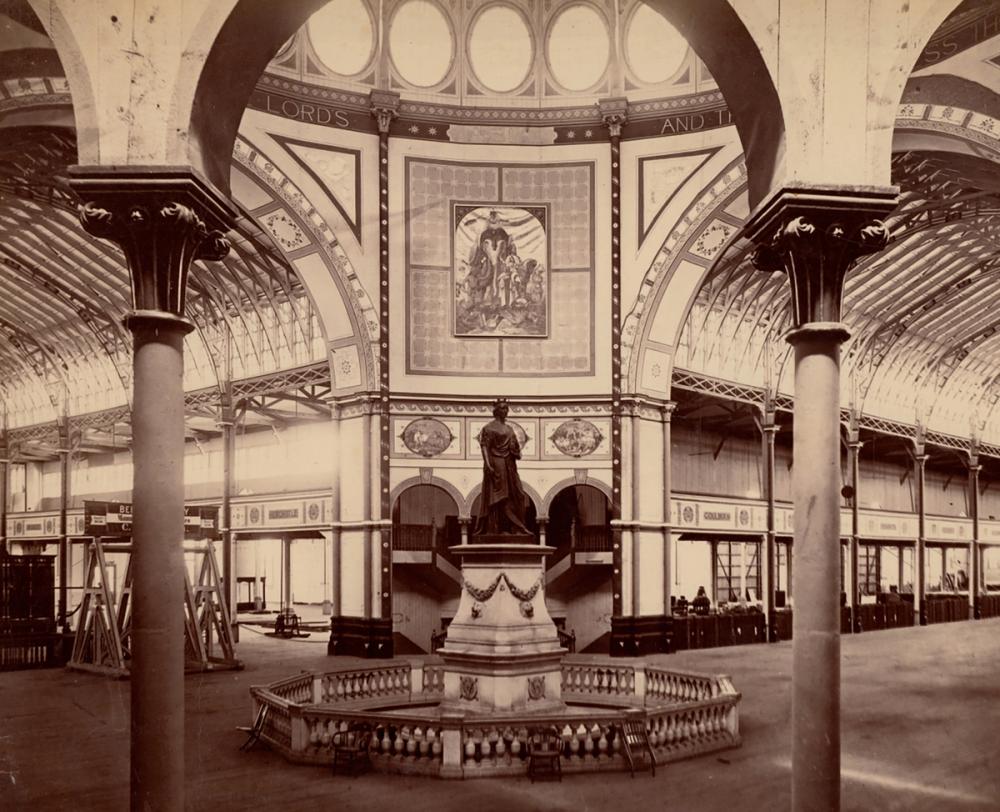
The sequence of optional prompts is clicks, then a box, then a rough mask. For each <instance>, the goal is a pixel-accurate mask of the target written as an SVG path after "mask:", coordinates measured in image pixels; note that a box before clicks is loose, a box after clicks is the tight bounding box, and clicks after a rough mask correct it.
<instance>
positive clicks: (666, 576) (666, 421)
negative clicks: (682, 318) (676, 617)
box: [663, 403, 675, 618]
mask: <svg viewBox="0 0 1000 812" xmlns="http://www.w3.org/2000/svg"><path fill="white" fill-rule="evenodd" d="M674 405H675V404H673V403H668V404H665V405H664V406H663V614H665V615H666V616H667V617H668V618H669V617H670V615H671V607H670V593H671V583H670V579H671V577H672V571H671V567H670V551H671V547H672V546H673V545H672V543H671V538H670V524H671V522H672V520H673V519H672V516H671V513H670V508H671V505H670V499H671V496H670V494H671V478H670V459H671V450H670V433H671V432H670V427H671V415H672V414H673V410H674Z"/></svg>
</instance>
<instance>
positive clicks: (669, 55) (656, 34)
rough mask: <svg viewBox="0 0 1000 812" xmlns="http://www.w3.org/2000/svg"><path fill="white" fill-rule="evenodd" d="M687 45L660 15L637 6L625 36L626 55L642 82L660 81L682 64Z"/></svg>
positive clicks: (667, 77)
mask: <svg viewBox="0 0 1000 812" xmlns="http://www.w3.org/2000/svg"><path fill="white" fill-rule="evenodd" d="M687 52H688V44H687V42H686V41H685V40H684V37H682V36H681V35H680V34H679V33H678V31H677V29H676V28H674V27H673V26H672V25H671V24H670V23H669V22H667V18H666V17H664V16H663V15H662V14H660V13H658V12H656V11H653V9H651V8H650V7H649V6H647V5H646V4H645V3H640V4H639V6H638V8H636V10H635V13H634V14H633V15H632V19H631V20H629V24H628V31H627V32H626V34H625V56H626V59H627V60H628V64H629V67H630V68H631V69H632V72H633V73H634V74H635V76H636V78H637V79H638V80H639V81H641V82H648V83H650V84H653V83H656V82H663V81H665V80H667V79H669V78H670V77H671V76H673V75H674V74H675V73H677V71H678V70H679V69H680V67H681V65H682V64H684V59H685V57H686V56H687Z"/></svg>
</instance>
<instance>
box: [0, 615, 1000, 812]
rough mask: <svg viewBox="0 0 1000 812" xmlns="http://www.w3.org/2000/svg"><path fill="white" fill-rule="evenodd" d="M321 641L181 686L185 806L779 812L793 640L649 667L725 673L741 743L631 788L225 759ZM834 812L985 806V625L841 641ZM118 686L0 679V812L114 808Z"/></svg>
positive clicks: (75, 676)
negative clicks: (262, 699) (271, 686)
mask: <svg viewBox="0 0 1000 812" xmlns="http://www.w3.org/2000/svg"><path fill="white" fill-rule="evenodd" d="M325 651H326V649H325V639H324V637H323V636H321V635H313V636H312V637H310V638H308V639H307V640H301V641H282V640H275V639H272V638H267V637H263V636H262V635H260V634H259V633H256V632H253V631H250V630H247V629H244V630H243V632H242V642H241V643H240V651H239V653H240V656H241V657H242V658H243V659H244V661H245V662H246V663H247V669H246V670H245V671H242V672H221V673H217V674H209V675H198V676H189V677H188V678H187V693H186V696H187V698H186V702H187V711H186V712H187V752H186V760H187V805H188V808H189V809H190V810H258V809H260V810H264V809H267V810H314V809H336V810H353V809H358V810H362V809H363V810H366V812H376V811H377V812H382V810H386V811H389V810H400V811H401V812H420V811H421V810H463V812H473V810H503V811H504V812H516V810H535V809H537V810H573V812H585V811H587V810H594V811H595V812H596V811H597V810H601V812H605V810H611V811H612V812H616V811H617V810H624V809H625V808H626V805H627V808H628V809H630V810H631V809H636V810H644V812H645V811H647V810H648V811H650V812H651V811H652V810H660V809H671V810H676V811H677V812H689V811H693V812H697V811H698V810H720V811H721V810H725V812H734V811H737V810H738V811H739V812H746V811H747V810H776V809H787V808H788V803H789V776H790V772H789V769H790V768H789V758H790V731H789V717H790V714H789V711H790V696H789V687H790V684H791V677H790V668H791V644H790V643H779V644H773V645H768V646H765V645H755V646H743V647H738V648H727V649H712V650H704V651H689V652H682V653H679V654H675V655H667V656H663V657H657V658H656V659H658V660H663V661H664V662H666V663H669V664H672V665H674V666H675V667H677V668H684V669H697V670H704V671H709V672H727V673H730V674H731V675H732V676H733V678H734V681H735V683H736V686H737V688H738V689H739V690H740V691H742V692H743V702H742V705H741V725H742V732H743V737H744V745H743V747H742V748H740V749H739V750H732V751H728V752H726V753H724V754H723V755H722V756H721V757H719V756H707V757H704V758H700V759H694V760H691V761H687V762H681V763H678V764H672V765H670V766H668V767H666V768H663V769H660V770H657V775H656V778H655V779H651V778H650V777H649V775H648V774H646V775H642V776H637V777H636V778H634V779H630V778H629V777H628V774H627V773H626V774H623V775H621V776H617V775H612V776H609V775H607V774H601V775H581V776H567V777H566V778H564V780H563V782H562V783H561V784H531V783H529V782H528V780H527V779H516V780H509V779H508V780H483V781H464V782H444V781H435V780H429V779H416V778H409V777H401V776H382V775H377V774H368V775H363V776H360V777H358V778H347V777H342V776H338V777H336V778H334V777H331V776H330V774H329V773H328V771H327V770H325V769H321V768H316V767H299V766H291V765H289V764H287V763H286V762H285V761H284V760H282V759H281V758H280V757H279V756H277V755H275V754H273V753H271V752H269V751H267V750H266V749H260V748H258V749H255V750H253V751H251V752H249V753H242V752H240V751H239V750H238V747H239V745H240V743H241V742H242V740H243V739H242V737H241V735H240V734H238V733H237V732H235V730H234V727H235V726H236V725H237V724H247V723H248V721H249V716H250V711H249V698H248V692H247V689H248V686H250V685H251V684H255V683H263V682H267V681H270V680H271V679H274V678H276V677H278V676H279V675H288V674H294V673H296V672H298V671H299V670H300V669H312V668H329V667H330V666H331V664H332V663H333V662H343V661H341V660H338V661H334V660H332V659H330V658H327V657H326V656H325ZM842 653H843V667H842V678H843V694H842V704H843V736H842V742H843V799H844V802H843V809H845V810H880V809H889V810H901V812H902V811H904V810H905V812H917V811H919V810H934V812H942V810H1000V620H989V621H977V622H974V623H954V624H943V625H939V626H931V627H927V628H925V629H900V630H892V631H884V632H872V633H869V634H863V635H856V636H853V637H847V638H844V640H843V644H842ZM128 692H129V683H128V682H127V681H114V680H109V679H104V678H101V677H98V676H92V675H88V674H80V673H75V672H71V671H65V670H45V671H23V672H13V673H4V674H0V810H3V812H7V810H32V811H35V810H38V811H41V810H122V809H126V808H127V806H128V750H129V744H128V706H129V703H128Z"/></svg>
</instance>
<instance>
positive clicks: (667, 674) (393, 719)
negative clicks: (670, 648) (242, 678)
mask: <svg viewBox="0 0 1000 812" xmlns="http://www.w3.org/2000/svg"><path fill="white" fill-rule="evenodd" d="M251 695H252V697H253V701H254V706H255V707H254V711H255V715H256V710H257V709H258V708H259V707H260V706H261V705H268V706H269V708H270V710H269V711H268V716H267V718H266V720H265V725H264V729H263V731H262V737H263V738H264V739H265V740H266V741H267V742H268V743H269V744H271V746H272V747H274V748H275V749H277V750H279V751H280V752H282V753H283V754H284V755H285V757H286V758H288V759H289V760H291V761H297V762H304V763H312V764H329V763H330V760H331V758H332V755H333V749H332V748H333V745H332V742H333V736H334V734H335V733H337V732H339V731H346V730H347V729H348V726H349V725H350V724H351V723H352V722H365V723H367V724H369V725H370V726H371V727H372V729H373V731H374V733H373V736H372V739H371V757H372V761H373V763H374V764H375V765H376V767H378V768H379V769H381V770H383V771H386V772H400V773H417V774H424V775H432V776H438V777H464V778H470V777H477V776H490V775H494V776H496V775H516V774H521V773H523V772H524V771H525V769H526V765H527V751H528V747H527V744H528V740H529V738H531V737H532V736H534V735H536V734H537V733H539V732H541V731H543V730H544V731H549V732H551V731H555V732H556V733H558V735H559V737H560V738H561V739H562V741H563V752H562V766H563V770H564V771H567V772H574V771H592V770H618V769H623V768H624V766H625V763H624V758H623V754H622V742H621V732H620V731H621V725H622V723H623V722H624V720H625V718H626V717H633V718H643V719H645V721H646V730H647V732H648V734H649V738H650V743H651V744H652V746H653V749H654V752H656V754H657V759H658V761H660V763H663V762H666V761H673V760H676V759H680V758H687V757H689V756H692V755H697V754H699V753H706V752H711V751H715V750H721V749H725V748H729V747H735V746H738V745H739V744H740V732H739V710H738V703H739V700H740V694H739V693H738V692H737V691H736V690H735V688H734V687H733V684H732V681H731V679H730V678H729V677H727V676H723V675H701V674H691V673H685V672H680V671H672V670H669V669H665V668H661V667H658V666H651V665H648V664H646V663H642V662H630V663H628V664H618V663H615V662H613V661H603V660H593V661H587V660H581V659H573V660H566V661H564V662H563V664H562V695H563V699H564V700H565V701H568V702H570V703H574V702H575V703H578V704H586V705H590V706H593V707H591V708H590V710H589V711H586V712H584V713H581V712H580V709H579V708H574V710H573V712H572V714H559V713H549V714H538V713H524V714H518V713H507V714H502V715H500V714H498V715H497V716H496V717H493V718H490V719H484V718H482V717H466V715H465V714H464V713H462V712H461V710H460V709H459V710H457V711H456V710H452V709H439V708H438V707H437V703H439V702H440V700H441V699H442V698H443V695H444V668H443V665H442V663H441V661H440V660H439V659H437V658H433V657H431V658H420V659H414V660H412V661H408V662H399V661H397V662H394V663H392V664H390V665H378V666H372V667H370V668H362V669H358V668H350V669H342V670H337V671H330V672H326V673H322V674H310V673H303V674H300V675H297V676H295V677H290V678H287V679H284V680H279V681H277V682H274V683H272V684H270V685H267V686H256V687H254V688H251ZM373 705H376V706H378V707H373ZM389 707H392V708H393V710H392V711H391V712H388V711H387V710H385V709H386V708H389ZM380 708H382V709H380Z"/></svg>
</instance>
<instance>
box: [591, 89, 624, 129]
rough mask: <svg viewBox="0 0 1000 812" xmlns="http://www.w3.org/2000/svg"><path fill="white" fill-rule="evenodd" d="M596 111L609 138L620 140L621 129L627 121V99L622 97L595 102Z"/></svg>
mask: <svg viewBox="0 0 1000 812" xmlns="http://www.w3.org/2000/svg"><path fill="white" fill-rule="evenodd" d="M597 109H598V110H599V111H600V113H601V120H602V121H603V122H604V125H605V126H606V127H607V128H608V133H609V134H610V135H611V137H612V138H621V135H622V127H624V126H625V123H626V122H627V121H628V99H626V98H624V97H616V98H612V99H601V100H600V101H598V102H597Z"/></svg>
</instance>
